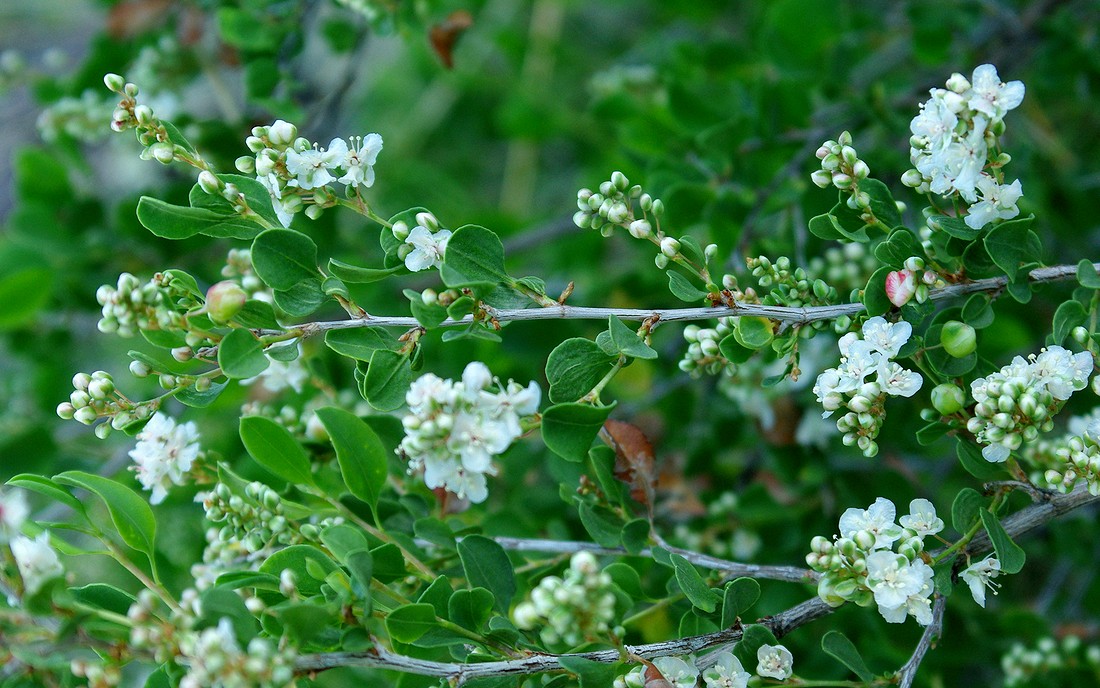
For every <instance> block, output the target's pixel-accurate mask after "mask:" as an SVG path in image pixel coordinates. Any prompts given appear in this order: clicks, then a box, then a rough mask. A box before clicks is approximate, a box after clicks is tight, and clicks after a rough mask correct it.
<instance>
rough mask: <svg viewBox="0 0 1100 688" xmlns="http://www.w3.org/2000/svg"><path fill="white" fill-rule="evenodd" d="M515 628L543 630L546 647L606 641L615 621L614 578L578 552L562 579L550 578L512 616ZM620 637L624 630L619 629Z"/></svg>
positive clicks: (542, 636) (589, 554)
mask: <svg viewBox="0 0 1100 688" xmlns="http://www.w3.org/2000/svg"><path fill="white" fill-rule="evenodd" d="M512 618H513V619H514V620H515V622H516V626H518V627H519V628H523V629H535V628H538V629H540V631H539V635H540V637H541V638H542V641H543V642H544V643H546V644H547V645H559V644H561V645H565V646H568V647H576V646H577V645H580V644H582V643H584V642H587V641H591V640H597V639H603V638H605V637H606V636H607V633H608V632H609V631H611V630H612V629H611V623H612V621H614V619H615V592H614V589H613V587H612V582H611V576H610V575H609V574H607V573H605V572H603V571H601V570H600V566H599V563H598V562H597V561H596V557H595V556H593V555H592V554H591V553H590V552H578V553H576V554H574V555H573V558H572V559H570V561H569V568H568V569H566V571H565V574H564V575H563V576H562V577H560V578H559V577H558V576H547V577H546V578H543V579H542V580H541V581H539V584H538V585H537V586H535V588H534V589H533V590H532V591H531V595H530V597H529V598H528V599H527V600H525V601H523V602H521V603H519V604H518V605H516V608H515V610H514V611H513V612H512ZM619 631H620V633H619V634H621V629H619Z"/></svg>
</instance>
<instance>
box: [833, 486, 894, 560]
mask: <svg viewBox="0 0 1100 688" xmlns="http://www.w3.org/2000/svg"><path fill="white" fill-rule="evenodd" d="M896 515H897V508H896V507H895V506H894V503H893V502H891V501H890V500H889V499H886V498H885V497H879V498H878V499H876V500H875V503H874V504H872V505H871V506H869V507H867V508H866V509H857V508H854V507H853V508H851V509H848V510H846V511H845V512H844V513H843V514H841V516H840V534H841V536H842V537H846V538H850V537H852V536H854V535H855V534H856V533H858V532H860V531H863V530H866V531H868V532H870V533H871V534H873V535H874V536H875V545H874V547H873V548H872V549H884V548H887V547H889V546H890V545H892V544H894V542H895V541H896V540H897V539H898V538H900V537H901V528H899V527H898V526H897V525H896V524H895V523H894V517H895V516H896Z"/></svg>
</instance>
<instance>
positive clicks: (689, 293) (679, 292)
mask: <svg viewBox="0 0 1100 688" xmlns="http://www.w3.org/2000/svg"><path fill="white" fill-rule="evenodd" d="M668 290H669V291H671V292H672V295H673V296H675V297H676V298H678V299H680V300H681V301H687V302H688V303H698V302H699V301H702V300H703V299H705V298H706V297H707V292H705V291H703V290H702V289H700V288H699V287H697V286H695V285H694V284H692V283H691V282H690V281H689V280H688V278H687V277H684V276H683V275H682V274H680V273H679V272H677V271H676V270H672V269H670V270H669V271H668Z"/></svg>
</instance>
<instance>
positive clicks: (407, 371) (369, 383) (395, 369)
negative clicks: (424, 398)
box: [359, 349, 413, 411]
mask: <svg viewBox="0 0 1100 688" xmlns="http://www.w3.org/2000/svg"><path fill="white" fill-rule="evenodd" d="M412 381H413V371H412V365H411V363H410V362H409V357H408V356H406V355H404V354H399V353H397V352H395V351H386V350H385V349H379V350H378V351H375V352H374V353H373V354H372V355H371V357H370V365H369V366H368V367H367V374H366V376H365V377H364V378H363V382H362V384H361V385H360V386H359V392H360V393H361V394H362V395H363V398H364V399H366V400H367V402H368V403H369V404H370V405H371V406H373V407H374V408H376V409H378V410H379V411H394V410H396V409H399V408H401V407H402V406H403V405H404V404H405V393H406V392H408V391H409V385H411V384H412Z"/></svg>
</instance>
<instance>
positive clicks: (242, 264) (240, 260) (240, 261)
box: [221, 248, 275, 303]
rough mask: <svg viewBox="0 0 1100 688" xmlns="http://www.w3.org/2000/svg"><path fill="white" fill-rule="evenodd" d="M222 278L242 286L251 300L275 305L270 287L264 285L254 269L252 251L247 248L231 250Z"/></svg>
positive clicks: (226, 259)
mask: <svg viewBox="0 0 1100 688" xmlns="http://www.w3.org/2000/svg"><path fill="white" fill-rule="evenodd" d="M221 275H222V277H224V278H226V279H231V280H233V281H234V282H236V283H237V284H239V285H241V289H244V291H245V293H246V294H247V295H248V298H249V299H255V300H257V301H264V302H266V303H274V300H275V299H274V296H273V294H272V292H271V289H270V287H268V286H267V285H266V284H264V282H263V280H261V279H260V278H259V276H258V275H257V274H256V271H255V270H254V269H253V267H252V251H251V250H249V249H247V248H231V249H229V254H228V255H227V256H226V258H225V265H224V266H222V269H221Z"/></svg>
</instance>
